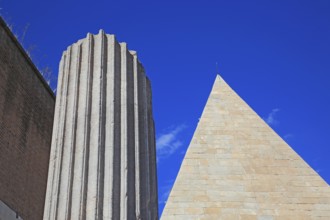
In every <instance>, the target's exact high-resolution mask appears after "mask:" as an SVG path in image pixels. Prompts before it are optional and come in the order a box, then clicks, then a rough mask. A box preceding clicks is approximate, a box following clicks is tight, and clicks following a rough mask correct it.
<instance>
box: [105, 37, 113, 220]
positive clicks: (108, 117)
mask: <svg viewBox="0 0 330 220" xmlns="http://www.w3.org/2000/svg"><path fill="white" fill-rule="evenodd" d="M106 37H107V44H106V46H107V51H108V55H107V59H106V66H107V71H105V73H106V76H105V77H106V89H105V90H106V91H105V93H106V112H105V143H104V148H105V149H104V180H103V184H104V194H103V218H104V219H110V218H111V217H112V206H111V205H108V204H112V201H113V200H112V197H113V194H112V187H113V182H112V178H113V153H114V146H113V143H114V129H115V127H114V92H115V91H114V83H115V82H114V74H115V73H114V72H115V57H114V56H115V47H114V46H115V42H114V41H115V39H114V36H112V35H110V36H106Z"/></svg>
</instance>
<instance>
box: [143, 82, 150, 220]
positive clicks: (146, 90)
mask: <svg viewBox="0 0 330 220" xmlns="http://www.w3.org/2000/svg"><path fill="white" fill-rule="evenodd" d="M147 87H148V85H147V78H146V77H145V78H144V80H143V88H144V89H143V92H144V97H145V100H144V106H145V111H144V119H145V122H144V123H145V132H146V146H145V152H146V153H145V160H146V162H145V165H146V167H145V178H146V200H145V209H146V219H151V216H150V162H149V148H150V146H149V145H150V141H149V136H150V131H149V123H148V118H149V115H148V114H149V112H148V88H147Z"/></svg>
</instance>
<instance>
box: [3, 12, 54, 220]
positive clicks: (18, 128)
mask: <svg viewBox="0 0 330 220" xmlns="http://www.w3.org/2000/svg"><path fill="white" fill-rule="evenodd" d="M54 105H55V97H54V94H53V92H52V91H51V89H50V88H49V86H48V85H47V83H46V82H45V81H44V80H43V78H42V76H41V74H40V73H39V71H38V70H37V68H36V67H35V66H34V64H33V63H32V61H31V60H30V58H29V57H28V55H27V54H26V52H25V51H24V49H23V48H22V47H21V45H20V44H19V43H18V41H17V40H16V38H15V37H14V35H13V34H12V33H11V31H10V30H9V28H8V27H7V26H6V24H5V22H4V21H3V20H2V19H1V18H0V167H1V169H0V200H2V201H3V202H4V203H6V204H7V205H8V206H9V207H11V208H12V209H13V210H15V211H16V212H18V214H19V216H21V217H22V218H23V219H26V220H28V219H32V220H40V219H42V214H43V207H44V200H45V193H46V184H47V172H48V162H49V152H50V144H51V135H52V126H53V115H54ZM0 219H1V218H0Z"/></svg>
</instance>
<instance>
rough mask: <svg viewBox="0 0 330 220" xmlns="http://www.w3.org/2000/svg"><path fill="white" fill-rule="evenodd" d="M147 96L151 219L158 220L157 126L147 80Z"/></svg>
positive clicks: (149, 85) (149, 84)
mask: <svg viewBox="0 0 330 220" xmlns="http://www.w3.org/2000/svg"><path fill="white" fill-rule="evenodd" d="M147 91H148V92H147V94H148V124H149V126H148V127H149V131H150V132H149V145H148V146H149V163H150V164H149V166H150V169H149V170H150V187H151V188H150V204H149V210H150V215H151V219H158V210H157V202H158V197H157V163H156V140H155V124H154V120H153V113H152V92H151V83H150V80H149V79H148V78H147Z"/></svg>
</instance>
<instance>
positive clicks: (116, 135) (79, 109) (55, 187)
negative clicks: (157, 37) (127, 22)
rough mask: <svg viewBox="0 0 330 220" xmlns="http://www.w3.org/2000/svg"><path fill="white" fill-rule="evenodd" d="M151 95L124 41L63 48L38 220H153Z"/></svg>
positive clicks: (105, 38)
mask: <svg viewBox="0 0 330 220" xmlns="http://www.w3.org/2000/svg"><path fill="white" fill-rule="evenodd" d="M154 140H155V137H154V124H153V118H152V111H151V90H150V84H149V81H148V80H147V78H146V76H145V73H144V69H143V67H142V65H141V64H140V62H139V61H138V59H137V54H136V52H134V51H129V50H128V49H127V45H126V43H120V44H119V43H118V42H117V41H116V39H115V37H114V35H107V34H105V33H104V32H103V31H100V32H99V34H98V35H91V34H88V35H87V37H86V38H85V39H82V40H79V41H78V42H77V43H75V44H73V45H71V46H70V47H68V49H67V50H66V51H65V52H64V53H63V56H62V59H61V62H60V70H59V79H58V88H57V98H56V107H55V117H54V128H53V138H52V146H51V155H50V163H49V173H48V183H47V193H46V201H45V210H44V219H45V220H49V219H58V220H63V219H156V218H157V217H158V213H157V211H156V212H155V210H157V207H158V205H157V176H156V172H155V171H156V163H155V161H156V156H155V144H154Z"/></svg>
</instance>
